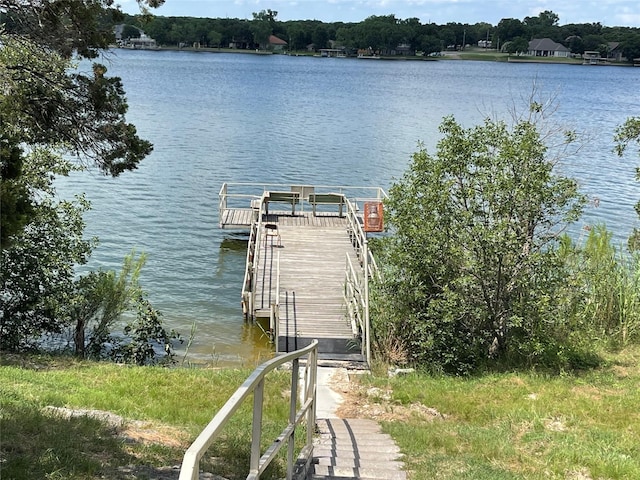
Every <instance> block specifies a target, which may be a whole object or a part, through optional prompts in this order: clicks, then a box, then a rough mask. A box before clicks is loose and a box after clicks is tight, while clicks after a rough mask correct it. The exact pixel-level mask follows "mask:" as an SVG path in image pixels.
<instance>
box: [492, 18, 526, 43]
mask: <svg viewBox="0 0 640 480" xmlns="http://www.w3.org/2000/svg"><path fill="white" fill-rule="evenodd" d="M496 35H497V36H498V38H499V39H500V41H501V42H502V43H505V42H508V41H510V40H513V39H514V38H516V37H526V36H527V28H526V26H525V25H524V24H523V23H522V22H521V21H520V20H518V19H516V18H503V19H502V20H500V21H499V22H498V26H497V27H496Z"/></svg>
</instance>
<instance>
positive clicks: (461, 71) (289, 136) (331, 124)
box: [58, 50, 640, 365]
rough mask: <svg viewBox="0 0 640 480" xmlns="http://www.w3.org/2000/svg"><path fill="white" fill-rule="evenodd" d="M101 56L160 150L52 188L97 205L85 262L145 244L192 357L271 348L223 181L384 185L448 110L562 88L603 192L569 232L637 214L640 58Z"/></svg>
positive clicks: (581, 159) (501, 105) (565, 120)
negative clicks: (228, 221) (225, 226)
mask: <svg viewBox="0 0 640 480" xmlns="http://www.w3.org/2000/svg"><path fill="white" fill-rule="evenodd" d="M102 61H103V63H105V64H106V65H107V67H108V74H110V75H115V76H119V77H121V78H122V81H123V84H124V87H125V90H126V92H127V97H128V103H129V107H130V110H129V114H128V117H127V118H128V120H129V121H130V122H132V123H134V124H135V125H136V126H137V128H138V132H139V134H140V136H141V137H142V138H145V139H147V140H150V141H151V142H152V143H153V144H154V151H153V153H152V154H151V155H150V156H149V157H147V158H146V159H145V160H144V161H143V162H142V163H141V164H140V168H139V169H138V170H136V171H134V172H128V173H124V174H122V175H121V176H120V177H119V178H116V179H112V178H108V177H104V176H102V175H100V174H99V173H98V172H96V171H91V172H82V173H78V174H74V175H72V176H71V177H69V178H65V179H61V180H60V181H59V182H58V189H59V192H60V194H61V195H63V196H69V195H71V194H73V193H77V192H86V194H87V197H88V198H89V200H91V202H92V206H93V209H92V210H91V212H89V213H88V214H87V215H86V217H85V218H86V221H87V230H86V233H87V235H88V236H89V235H96V236H98V237H99V238H100V245H99V246H98V248H97V249H96V250H95V252H94V254H93V256H92V258H91V260H90V263H89V265H88V267H89V268H92V269H96V268H108V269H116V270H118V269H119V268H120V266H121V264H122V259H123V258H124V256H125V255H126V254H127V253H129V252H130V251H131V250H132V249H136V250H137V251H138V252H141V251H144V252H146V254H147V256H148V259H147V264H146V266H145V268H144V269H143V272H142V276H141V283H142V285H143V287H144V288H145V289H146V290H147V291H148V292H149V298H150V299H151V301H152V303H153V304H154V306H155V307H156V308H158V309H160V310H161V311H162V313H163V316H164V320H165V322H166V323H167V325H168V326H169V327H171V328H175V329H176V330H178V331H180V332H181V334H182V335H183V337H187V338H188V337H189V336H190V332H191V330H192V327H193V328H194V329H195V330H194V331H195V334H194V335H193V343H192V345H191V346H190V348H189V351H188V359H190V360H193V361H206V362H209V363H218V364H229V363H231V364H245V363H246V364H248V365H253V364H254V363H255V362H256V361H258V360H260V359H261V358H263V357H264V356H266V355H268V351H269V348H268V345H267V344H266V339H265V338H264V336H263V335H261V333H260V332H259V331H256V330H255V329H254V328H253V327H251V326H249V325H245V324H244V322H243V318H242V312H241V308H240V291H241V286H242V278H243V274H244V260H245V247H246V241H245V237H244V236H243V235H242V234H240V233H232V232H231V233H230V232H228V231H222V230H220V229H219V228H218V212H217V201H218V198H217V195H218V191H219V189H220V187H221V185H222V183H223V182H264V183H297V184H324V185H355V186H381V187H383V188H385V189H388V187H389V186H390V185H391V184H392V183H393V181H394V179H396V178H399V177H400V176H401V175H402V173H403V172H404V170H405V169H406V167H407V165H408V163H409V161H410V156H411V154H412V153H413V152H415V151H416V150H417V148H418V144H419V142H421V143H423V144H424V145H425V147H426V148H427V149H428V150H429V151H430V152H431V153H434V152H435V146H436V143H437V141H438V140H439V138H440V134H439V131H438V126H439V124H440V122H441V120H442V118H443V117H444V116H446V115H453V116H454V117H455V118H456V119H457V120H458V122H460V123H461V124H462V125H464V126H465V127H471V126H473V125H475V124H478V123H481V122H482V121H483V119H484V118H486V117H487V116H491V117H494V118H502V119H505V120H509V118H510V117H509V112H510V111H511V110H512V107H513V106H514V105H515V106H516V109H518V111H520V112H522V111H523V109H524V108H525V106H526V104H527V99H528V98H529V97H530V95H531V94H532V92H533V91H534V90H535V91H537V92H538V94H539V96H540V98H542V99H543V100H547V99H553V102H554V109H555V114H554V116H553V118H552V120H553V121H554V122H556V123H557V124H558V125H560V126H561V127H562V128H568V129H576V130H578V131H579V132H581V133H582V134H584V138H586V139H587V140H586V141H585V143H584V146H583V148H582V149H581V151H580V152H579V153H578V154H577V155H576V156H575V157H573V158H570V159H567V160H566V161H565V162H563V164H562V168H563V170H564V171H566V172H567V173H568V174H570V175H572V176H574V177H575V178H577V179H578V180H579V181H580V184H581V186H582V189H583V192H584V193H586V194H587V195H589V196H590V197H592V198H595V197H597V198H598V199H599V201H600V202H599V207H598V208H595V207H593V208H589V209H587V212H586V215H585V217H584V219H583V221H582V222H581V224H580V225H577V226H576V227H575V232H579V231H580V229H581V228H582V227H583V226H584V225H586V224H592V223H595V222H602V221H604V222H606V223H607V225H608V226H609V228H610V229H612V230H613V231H614V232H615V234H616V239H617V240H618V241H620V242H623V241H624V240H625V238H626V237H627V236H628V234H629V232H630V230H631V229H632V227H633V226H634V225H635V224H636V219H635V212H634V210H633V204H634V203H635V201H636V200H637V199H638V197H640V188H638V184H637V183H636V182H635V181H634V175H635V170H634V169H635V166H636V164H638V163H640V160H639V159H638V157H637V155H636V151H635V150H632V151H630V152H629V154H628V155H627V156H626V158H624V159H619V158H618V157H616V156H615V155H614V154H613V153H612V149H613V135H614V130H615V128H616V127H617V126H618V125H620V124H622V123H623V122H624V121H625V119H626V118H627V117H629V116H640V96H639V95H638V94H637V92H638V91H640V68H621V67H591V66H582V65H580V66H575V65H554V64H528V63H518V64H507V63H494V62H473V61H461V60H451V61H437V62H427V61H424V62H412V61H384V60H357V59H341V58H314V57H289V56H284V55H251V54H246V55H240V54H225V53H204V52H202V53H197V52H177V51H134V50H116V51H111V52H109V53H108V55H107V56H106V57H105V58H104V59H103V60H102ZM575 232H574V233H575ZM182 352H183V353H184V347H183V349H182Z"/></svg>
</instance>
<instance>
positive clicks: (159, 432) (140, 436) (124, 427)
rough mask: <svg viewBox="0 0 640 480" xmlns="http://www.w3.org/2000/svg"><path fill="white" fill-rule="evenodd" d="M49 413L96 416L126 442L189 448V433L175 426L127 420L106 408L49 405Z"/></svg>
mask: <svg viewBox="0 0 640 480" xmlns="http://www.w3.org/2000/svg"><path fill="white" fill-rule="evenodd" d="M43 411H44V413H46V414H48V415H55V416H58V417H61V418H74V417H88V418H94V419H96V420H99V421H101V422H103V423H104V424H106V425H107V426H108V427H110V428H112V429H113V433H114V435H117V436H119V437H121V438H123V439H124V440H125V441H126V442H137V443H153V444H156V445H164V446H167V447H174V448H187V447H188V443H187V434H186V433H185V432H183V431H181V430H179V429H177V428H175V427H170V426H168V425H156V424H153V423H150V422H143V421H140V420H132V421H128V420H125V419H124V418H123V417H121V416H120V415H116V414H115V413H112V412H106V411H104V410H89V409H73V408H65V407H53V406H47V407H44V409H43Z"/></svg>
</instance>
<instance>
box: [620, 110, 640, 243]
mask: <svg viewBox="0 0 640 480" xmlns="http://www.w3.org/2000/svg"><path fill="white" fill-rule="evenodd" d="M614 141H615V142H616V147H615V149H616V153H617V154H618V156H620V157H622V156H623V155H624V153H625V151H626V149H627V147H628V146H629V145H630V144H631V143H633V142H635V143H636V144H637V145H638V146H639V147H640V117H630V118H628V119H627V121H626V122H625V123H624V124H622V125H621V126H620V127H618V128H617V129H616V135H615V137H614ZM638 153H640V149H639V150H638ZM636 180H637V181H640V167H637V168H636ZM635 209H636V213H637V214H638V217H640V200H638V202H637V203H636V206H635ZM628 245H629V250H631V251H638V250H640V230H638V229H637V228H634V229H633V232H632V233H631V236H630V237H629V242H628Z"/></svg>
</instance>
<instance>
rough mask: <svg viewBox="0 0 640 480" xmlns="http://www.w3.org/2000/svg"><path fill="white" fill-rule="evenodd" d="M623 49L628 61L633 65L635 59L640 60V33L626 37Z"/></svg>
mask: <svg viewBox="0 0 640 480" xmlns="http://www.w3.org/2000/svg"><path fill="white" fill-rule="evenodd" d="M621 48H622V55H624V56H625V57H626V58H627V61H629V62H632V63H633V62H634V59H637V58H640V33H635V34H628V35H626V36H625V38H624V40H623V41H622V45H621Z"/></svg>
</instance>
